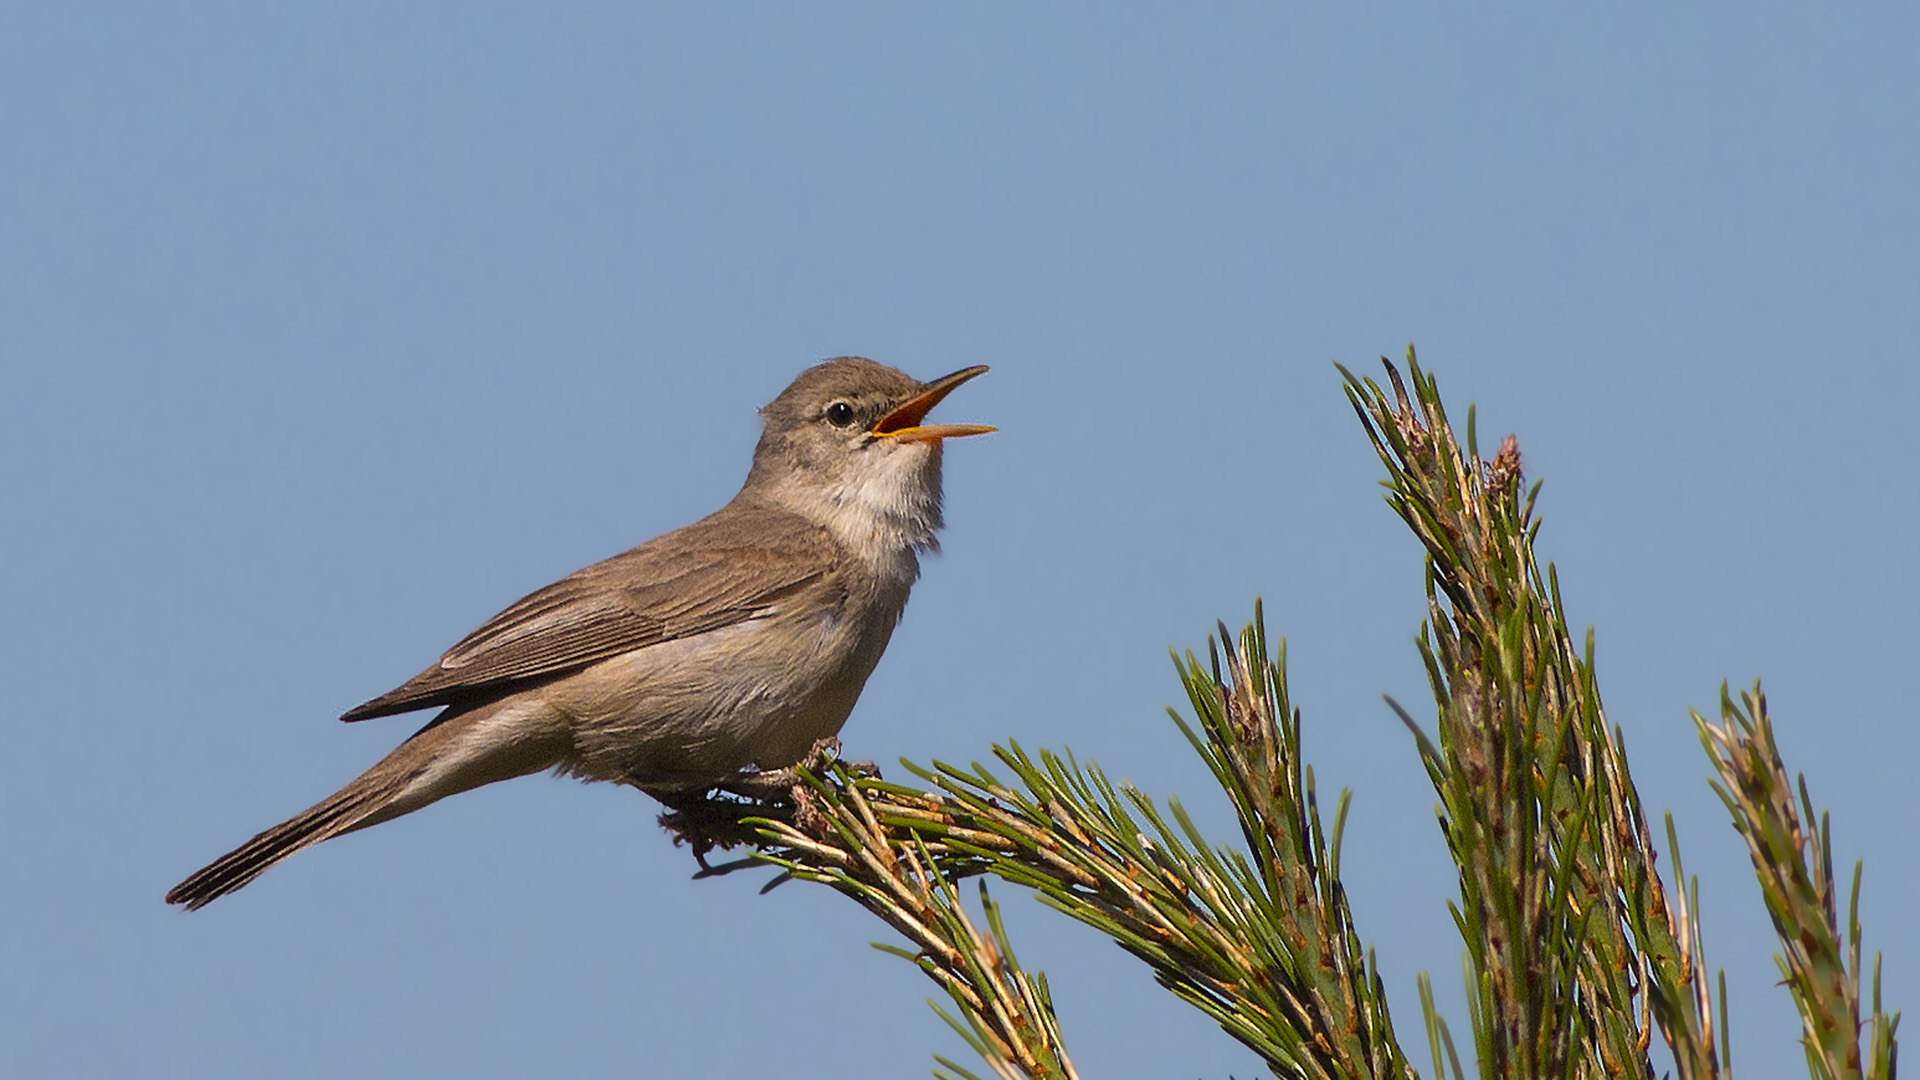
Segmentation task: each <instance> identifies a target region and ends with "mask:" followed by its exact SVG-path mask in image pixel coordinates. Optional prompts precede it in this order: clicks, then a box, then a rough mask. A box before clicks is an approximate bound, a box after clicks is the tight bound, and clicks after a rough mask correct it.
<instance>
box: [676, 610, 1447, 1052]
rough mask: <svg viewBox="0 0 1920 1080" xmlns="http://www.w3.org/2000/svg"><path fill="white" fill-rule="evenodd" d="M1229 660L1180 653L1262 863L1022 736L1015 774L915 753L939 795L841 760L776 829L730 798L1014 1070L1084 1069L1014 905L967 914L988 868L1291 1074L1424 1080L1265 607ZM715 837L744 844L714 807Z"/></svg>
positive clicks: (1175, 808) (1205, 735)
mask: <svg viewBox="0 0 1920 1080" xmlns="http://www.w3.org/2000/svg"><path fill="white" fill-rule="evenodd" d="M1222 644H1225V645H1226V646H1227V648H1226V649H1225V650H1224V655H1223V650H1222V649H1221V647H1220V646H1221V645H1222ZM1210 653H1211V662H1210V663H1209V664H1206V665H1203V664H1202V663H1201V662H1200V661H1198V660H1196V659H1195V658H1194V657H1192V656H1191V655H1189V656H1187V657H1185V658H1183V659H1177V662H1178V663H1179V665H1180V668H1181V675H1182V678H1183V681H1184V682H1185V683H1186V686H1187V691H1188V696H1189V699H1190V701H1191V703H1192V705H1193V709H1194V715H1195V717H1196V719H1197V721H1198V723H1197V725H1189V724H1188V723H1187V722H1185V721H1184V720H1182V719H1181V718H1180V716H1179V715H1178V714H1177V713H1176V714H1174V720H1175V722H1176V723H1178V724H1179V726H1180V728H1181V730H1182V731H1183V732H1185V733H1186V735H1187V737H1188V739H1189V741H1190V742H1191V743H1192V744H1193V746H1194V748H1195V749H1196V751H1198V752H1199V753H1200V754H1201V756H1202V757H1203V758H1204V759H1205V760H1206V762H1207V764H1208V766H1209V768H1211V769H1212V771H1213V773H1214V775H1215V777H1216V778H1217V779H1218V780H1219V781H1220V783H1221V786H1222V787H1223V788H1224V789H1225V790H1226V792H1227V794H1228V797H1229V799H1230V800H1231V802H1232V804H1233V807H1234V810H1235V812H1236V814H1237V815H1238V817H1239V820H1240V825H1241V830H1242V835H1243V838H1244V839H1245V841H1246V844H1247V850H1246V851H1244V852H1242V851H1235V850H1230V849H1224V848H1216V847H1214V846H1212V845H1209V844H1208V843H1207V842H1206V841H1205V840H1204V839H1202V838H1201V836H1200V834H1199V831H1198V829H1197V828H1196V827H1195V826H1194V824H1193V822H1192V821H1191V819H1189V818H1188V816H1187V814H1186V812H1185V811H1184V809H1183V808H1182V807H1181V806H1180V804H1179V803H1178V802H1177V801H1171V802H1169V804H1168V806H1167V807H1166V809H1165V810H1164V811H1163V810H1162V809H1161V808H1160V807H1159V806H1158V805H1156V804H1155V803H1154V801H1153V800H1152V799H1150V798H1149V797H1147V796H1146V795H1144V794H1142V793H1141V792H1139V791H1137V790H1135V789H1133V788H1131V787H1127V786H1124V785H1116V784H1114V783H1113V782H1112V781H1111V780H1110V779H1109V778H1108V777H1107V775H1106V774H1105V773H1104V772H1103V771H1101V769H1100V768H1099V766H1097V765H1094V764H1091V763H1089V764H1087V765H1086V766H1084V767H1083V766H1081V765H1080V764H1079V763H1078V762H1076V761H1075V760H1074V759H1073V757H1072V756H1071V755H1070V754H1069V755H1066V756H1064V757H1063V756H1061V755H1056V754H1053V753H1051V752H1047V751H1042V752H1041V753H1040V754H1039V755H1038V756H1037V757H1036V756H1032V755H1029V754H1028V753H1027V752H1026V751H1025V750H1023V749H1022V748H1021V747H1020V746H1019V745H1018V744H1017V743H1009V744H1008V745H1006V746H1004V747H1001V746H996V747H994V756H995V757H996V758H997V759H998V761H999V762H1000V764H1001V765H1002V766H1004V767H1005V768H1007V769H1009V770H1011V772H1012V773H1013V777H1014V779H1013V780H1012V782H1002V781H1001V780H1000V778H999V777H997V776H996V775H994V773H993V772H991V771H989V770H988V769H987V768H986V767H985V766H983V765H980V764H979V763H975V764H973V765H971V766H968V767H965V768H961V767H957V766H954V765H949V764H944V763H935V765H934V767H933V768H932V769H925V768H921V767H919V766H915V765H913V764H911V763H906V765H907V768H909V769H910V770H912V771H913V772H914V773H915V775H917V776H918V777H919V778H920V779H921V780H923V781H925V782H926V783H928V784H929V785H931V786H932V790H931V791H921V790H915V789H913V788H910V787H905V786H902V785H898V784H892V783H888V782H885V781H882V780H880V779H878V778H876V777H871V776H861V775H858V774H857V773H856V772H854V771H851V770H849V769H848V768H847V767H846V766H845V765H844V764H843V763H840V762H828V763H826V764H825V766H824V767H823V768H817V769H815V770H809V771H804V772H803V774H802V775H803V778H804V780H805V784H806V786H805V788H804V789H803V790H804V791H805V793H806V794H805V797H804V799H802V800H801V805H799V806H798V807H797V808H796V809H795V811H794V812H792V813H790V814H787V815H785V816H784V818H779V819H776V818H769V817H758V818H755V817H749V816H748V815H749V814H750V813H752V812H754V811H753V808H752V807H751V806H750V805H749V804H739V803H735V804H728V805H731V806H733V807H737V808H738V810H737V812H736V814H737V816H736V817H735V819H734V824H733V826H731V827H732V828H734V829H752V830H757V835H758V843H759V844H760V847H761V853H760V855H759V856H758V857H759V858H761V859H764V860H766V861H770V862H774V863H777V864H778V865H780V866H782V867H783V868H785V869H786V870H787V872H788V873H790V874H792V875H794V876H796V877H803V878H806V879H809V880H814V881H820V882H823V883H826V884H828V885H831V886H832V887H834V888H836V889H838V890H840V891H841V892H842V893H845V894H846V895H848V896H850V897H852V898H854V899H855V900H856V901H858V902H859V903H861V904H862V905H863V906H864V907H866V908H867V909H868V910H870V911H872V912H873V913H874V914H876V915H878V916H879V917H880V918H881V919H883V920H884V921H886V922H887V923H888V924H889V925H890V926H892V927H893V928H894V929H895V930H897V931H899V932H900V933H901V934H902V935H903V936H904V937H906V938H907V940H908V941H909V942H910V943H912V945H913V946H914V948H915V949H916V950H917V951H916V952H911V953H909V952H905V951H903V950H894V951H899V952H901V954H902V955H906V956H909V957H910V958H912V959H913V960H914V961H915V962H916V963H917V964H919V965H920V967H921V969H922V970H923V971H925V972H927V974H928V975H929V976H930V977H932V978H933V979H934V980H935V981H936V982H938V983H940V984H941V986H942V987H943V988H944V989H946V990H947V992H948V994H949V996H950V997H951V998H952V1000H953V1002H954V1004H955V1005H956V1006H957V1008H958V1009H959V1011H960V1013H961V1016H962V1017H963V1018H964V1019H963V1020H962V1021H950V1022H953V1023H954V1026H955V1028H956V1029H958V1030H960V1031H961V1033H962V1034H963V1035H965V1036H967V1037H968V1040H969V1042H970V1043H971V1044H972V1045H973V1046H974V1048H975V1050H976V1051H979V1052H980V1053H981V1054H982V1056H983V1057H984V1058H985V1059H986V1060H987V1061H988V1063H989V1065H990V1066H991V1067H993V1068H994V1069H995V1071H997V1072H999V1073H1000V1075H1002V1076H1022V1075H1024V1076H1055V1075H1060V1076H1069V1075H1072V1073H1071V1068H1072V1066H1071V1065H1070V1064H1068V1063H1067V1058H1066V1053H1065V1051H1064V1049H1063V1048H1062V1046H1061V1042H1060V1038H1059V1032H1058V1026H1057V1023H1056V1022H1055V1020H1054V1017H1053V1013H1052V1009H1051V1006H1050V1003H1049V1002H1048V1000H1047V996H1046V993H1045V982H1044V980H1043V979H1035V980H1034V981H1033V982H1031V983H1027V982H1023V981H1022V980H1023V979H1024V976H1022V975H1021V974H1020V973H1019V971H1018V968H1017V967H1016V966H1014V965H1013V963H1012V952H1011V949H1010V947H1009V946H1008V944H1007V942H1006V939H1005V935H1004V932H1003V931H1002V930H1001V929H1000V927H999V924H998V922H997V919H996V918H995V916H994V914H993V912H994V909H993V908H991V907H989V908H988V909H987V910H988V913H989V916H988V917H989V920H990V922H992V925H993V934H992V935H991V936H990V937H988V936H982V935H980V934H979V933H978V932H977V931H975V930H974V929H973V928H972V926H971V924H969V923H968V922H967V920H966V917H965V915H964V912H963V911H962V910H961V908H960V905H959V903H958V900H957V896H956V895H955V894H954V893H953V891H952V886H951V885H950V884H949V883H950V882H952V881H956V880H959V879H960V878H964V877H969V876H975V875H979V874H992V875H995V876H997V877H999V878H1001V879H1002V880H1005V881H1007V882H1010V883H1013V884H1017V885H1021V886H1025V887H1027V888H1029V889H1032V890H1033V891H1034V892H1035V893H1036V894H1037V895H1038V896H1039V897H1040V899H1041V900H1042V901H1044V902H1045V903H1047V904H1049V905H1051V906H1052V907H1054V908H1056V909H1058V910H1060V911H1061V912H1063V913H1065V914H1067V915H1069V916H1071V917H1072V918H1074V919H1077V920H1079V921H1080V922H1083V923H1086V924H1087V925H1089V926H1092V927H1094V928H1096V929H1098V930H1101V931H1103V932H1104V933H1106V934H1108V935H1109V936H1111V937H1112V938H1113V939H1114V940H1115V941H1116V942H1118V943H1119V944H1120V945H1121V947H1123V948H1125V949H1126V950H1127V951H1129V952H1131V953H1133V954H1134V955H1135V956H1137V957H1139V958H1140V959H1141V960H1143V961H1145V962H1146V963H1147V964H1148V966H1149V967H1150V968H1151V969H1152V970H1153V972H1154V975H1155V977H1156V979H1158V981H1159V982H1160V983H1161V985H1163V986H1165V987H1167V988H1168V989H1170V990H1172V991H1173V992H1174V993H1175V994H1176V995H1177V996H1178V997H1180V998H1181V999H1183V1000H1185V1001H1187V1002H1189V1003H1190V1004H1192V1005H1194V1006H1195V1007H1197V1008H1199V1009H1200V1010H1202V1011H1203V1012H1205V1013H1206V1014H1207V1015H1209V1016H1211V1017H1212V1018H1213V1019H1214V1020H1215V1021H1216V1022H1218V1023H1219V1024H1220V1026H1221V1027H1222V1028H1223V1029H1224V1030H1225V1031H1227V1032H1228V1033H1229V1034H1230V1035H1232V1036H1233V1037H1234V1038H1236V1039H1239V1040H1240V1041H1241V1042H1242V1043H1244V1044H1246V1045H1247V1046H1248V1047H1250V1048H1252V1049H1253V1050H1254V1051H1255V1052H1256V1053H1258V1054H1260V1055H1261V1057H1262V1058H1263V1059H1264V1060H1265V1061H1266V1063H1267V1064H1268V1066H1269V1067H1270V1068H1271V1069H1273V1071H1274V1072H1275V1074H1276V1075H1278V1076H1284V1077H1313V1078H1331V1077H1382V1078H1387V1077H1392V1078H1412V1077H1414V1076H1416V1075H1417V1074H1415V1073H1414V1071H1413V1070H1412V1068H1411V1067H1410V1066H1409V1065H1408V1063H1407V1062H1406V1060H1405V1058H1404V1056H1403V1054H1402V1053H1401V1050H1400V1047H1399V1044H1398V1042H1397V1041H1396V1040H1395V1039H1394V1035H1393V1027H1392V1022H1391V1019H1390V1017H1389V1015H1388V1012H1387V1006H1386V993H1385V988H1384V987H1383V985H1382V984H1381V981H1380V977H1379V974H1378V972H1377V971H1376V969H1375V967H1374V962H1373V958H1372V956H1371V954H1370V953H1368V951H1367V950H1366V949H1365V947H1364V945H1363V944H1362V943H1361V941H1360V939H1359V936H1358V934H1357V933H1356V932H1355V930H1354V927H1353V925H1352V916H1351V914H1350V912H1349V910H1348V907H1347V902H1346V895H1345V893H1344V891H1343V890H1342V888H1341V886H1340V883H1339V832H1340V823H1341V821H1343V820H1344V817H1345V805H1346V798H1345V796H1344V795H1343V796H1342V798H1341V800H1340V805H1339V807H1338V809H1337V811H1336V814H1335V821H1334V828H1333V831H1332V833H1331V834H1329V832H1328V831H1327V829H1326V827H1325V824H1324V823H1323V822H1322V820H1321V817H1320V810H1319V801H1318V795H1317V793H1316V791H1315V788H1314V784H1313V776H1312V772H1311V770H1306V769H1304V768H1303V767H1302V765H1301V763H1300V756H1299V715H1298V713H1297V712H1295V711H1294V710H1293V709H1292V707H1291V706H1290V704H1289V703H1288V700H1287V694H1286V672H1285V666H1284V661H1283V660H1282V659H1281V658H1278V657H1275V658H1272V659H1269V658H1268V656H1267V645H1266V637H1265V630H1264V627H1263V626H1262V624H1261V621H1260V619H1259V618H1258V615H1257V613H1256V619H1255V622H1254V624H1253V625H1252V626H1250V627H1248V628H1247V629H1246V631H1244V632H1243V633H1242V634H1241V635H1240V638H1239V640H1238V641H1237V642H1234V641H1233V640H1232V639H1231V638H1229V637H1227V635H1226V632H1225V628H1224V627H1222V628H1221V636H1220V638H1219V639H1216V640H1215V641H1214V642H1212V643H1211V647H1210ZM716 805H718V804H716ZM726 812H727V811H725V810H724V809H721V810H717V811H715V813H718V814H721V815H724V814H725V813H726ZM702 826H703V829H704V830H705V831H706V835H707V836H708V837H710V838H711V837H714V836H719V837H721V838H723V839H733V840H737V839H741V838H742V837H741V835H740V834H739V833H738V832H737V831H736V832H729V831H728V828H729V827H727V826H722V825H720V824H719V823H718V822H717V821H716V820H714V819H713V818H712V817H708V818H706V819H703V821H702ZM732 868H733V867H727V868H723V869H732ZM942 1064H943V1066H944V1067H945V1068H947V1069H948V1070H949V1071H952V1072H955V1073H958V1071H959V1070H958V1067H957V1066H954V1065H952V1064H951V1063H949V1062H943V1063H942Z"/></svg>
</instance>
